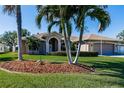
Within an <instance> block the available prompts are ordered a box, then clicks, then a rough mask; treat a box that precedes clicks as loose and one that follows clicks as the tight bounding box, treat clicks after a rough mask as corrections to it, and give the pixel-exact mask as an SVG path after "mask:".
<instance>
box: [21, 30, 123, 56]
mask: <svg viewBox="0 0 124 93" xmlns="http://www.w3.org/2000/svg"><path fill="white" fill-rule="evenodd" d="M35 36H36V37H37V38H38V39H40V40H41V44H40V46H39V49H38V50H36V51H32V50H29V49H28V47H27V43H26V40H25V39H24V40H23V46H22V48H23V49H22V50H23V53H32V52H34V53H36V54H47V53H50V52H56V51H64V50H63V49H64V47H65V45H64V37H63V35H62V34H60V33H57V32H52V33H38V34H36V35H35ZM70 39H71V42H72V43H75V44H76V46H77V43H78V40H79V38H78V37H77V36H71V38H70ZM81 51H87V52H98V53H99V55H114V54H124V42H123V41H121V40H118V39H113V38H109V37H104V36H99V35H96V34H89V35H83V36H82V45H81Z"/></svg>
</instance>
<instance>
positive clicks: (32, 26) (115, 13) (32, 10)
mask: <svg viewBox="0 0 124 93" xmlns="http://www.w3.org/2000/svg"><path fill="white" fill-rule="evenodd" d="M106 10H107V11H108V12H109V14H110V16H111V24H110V26H109V27H108V28H107V29H106V30H105V31H104V32H102V33H98V22H97V21H91V20H90V19H89V18H87V19H86V26H87V27H88V31H87V32H85V34H98V35H103V36H108V37H112V38H115V37H116V35H117V34H118V33H119V32H121V31H122V30H123V29H124V6H117V5H114V6H108V8H107V9H106ZM36 14H37V12H36V7H35V6H22V26H23V28H26V29H28V30H29V31H30V32H31V33H32V34H36V33H41V32H47V23H46V22H45V20H43V21H42V28H41V29H38V27H37V26H36V23H35V16H36ZM16 28H17V27H16V19H15V17H14V16H8V15H5V14H4V13H3V12H2V6H0V34H3V33H4V32H5V31H13V30H16ZM53 31H58V28H56V27H54V28H53ZM73 35H76V36H78V35H79V32H78V31H77V30H75V29H73Z"/></svg>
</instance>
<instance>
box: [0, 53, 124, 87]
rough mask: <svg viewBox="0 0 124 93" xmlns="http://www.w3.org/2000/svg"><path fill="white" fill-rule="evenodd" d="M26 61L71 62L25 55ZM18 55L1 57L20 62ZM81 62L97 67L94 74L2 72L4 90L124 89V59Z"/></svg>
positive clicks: (83, 58) (0, 78)
mask: <svg viewBox="0 0 124 93" xmlns="http://www.w3.org/2000/svg"><path fill="white" fill-rule="evenodd" d="M23 57H24V59H33V60H39V59H42V60H48V61H50V62H67V58H66V57H64V56H48V55H47V56H45V55H42V56H39V55H23ZM16 59H17V53H7V54H0V62H3V61H4V62H6V61H7V60H16ZM79 62H80V63H83V64H86V65H89V66H94V67H95V68H96V72H95V73H92V74H84V73H82V74H78V73H75V74H59V73H58V74H39V75H38V74H35V75H32V74H14V73H7V72H4V71H0V87H32V88H34V87H124V58H112V57H80V58H79Z"/></svg>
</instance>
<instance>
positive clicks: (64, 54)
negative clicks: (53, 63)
mask: <svg viewBox="0 0 124 93" xmlns="http://www.w3.org/2000/svg"><path fill="white" fill-rule="evenodd" d="M71 54H72V56H75V55H76V51H72V52H71ZM49 55H55V56H66V55H67V54H66V51H61V52H51V53H49ZM79 56H81V57H96V56H98V52H80V55H79Z"/></svg>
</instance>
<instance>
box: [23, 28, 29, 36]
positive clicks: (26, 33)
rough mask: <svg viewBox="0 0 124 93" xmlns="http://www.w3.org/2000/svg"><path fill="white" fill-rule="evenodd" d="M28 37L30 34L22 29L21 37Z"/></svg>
mask: <svg viewBox="0 0 124 93" xmlns="http://www.w3.org/2000/svg"><path fill="white" fill-rule="evenodd" d="M30 35H31V33H30V32H29V31H28V30H27V29H22V36H23V37H28V36H30Z"/></svg>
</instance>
